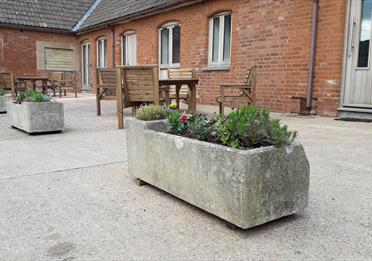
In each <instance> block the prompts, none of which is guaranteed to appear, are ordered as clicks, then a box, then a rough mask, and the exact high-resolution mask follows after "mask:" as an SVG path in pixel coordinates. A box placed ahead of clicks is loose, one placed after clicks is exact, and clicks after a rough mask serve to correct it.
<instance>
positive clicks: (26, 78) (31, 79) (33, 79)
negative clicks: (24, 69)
mask: <svg viewBox="0 0 372 261" xmlns="http://www.w3.org/2000/svg"><path fill="white" fill-rule="evenodd" d="M17 80H19V81H45V80H49V78H48V77H38V76H22V77H17Z"/></svg>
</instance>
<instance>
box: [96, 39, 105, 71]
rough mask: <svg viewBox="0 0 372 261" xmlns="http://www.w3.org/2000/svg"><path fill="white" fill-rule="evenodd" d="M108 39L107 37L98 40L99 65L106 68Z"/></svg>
mask: <svg viewBox="0 0 372 261" xmlns="http://www.w3.org/2000/svg"><path fill="white" fill-rule="evenodd" d="M106 57H107V41H106V39H105V38H99V39H98V40H97V67H98V68H106V65H107V62H106Z"/></svg>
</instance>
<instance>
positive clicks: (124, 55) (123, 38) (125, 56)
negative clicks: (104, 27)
mask: <svg viewBox="0 0 372 261" xmlns="http://www.w3.org/2000/svg"><path fill="white" fill-rule="evenodd" d="M132 35H134V36H135V46H134V52H135V54H134V64H132V65H136V64H137V34H136V32H135V31H127V32H125V33H123V35H122V36H121V47H120V48H121V64H122V65H129V62H128V53H129V49H128V46H129V45H128V36H132ZM124 41H125V50H123V42H124ZM124 59H125V61H124Z"/></svg>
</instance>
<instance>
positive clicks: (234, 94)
mask: <svg viewBox="0 0 372 261" xmlns="http://www.w3.org/2000/svg"><path fill="white" fill-rule="evenodd" d="M255 89H256V66H253V67H252V68H250V69H249V70H248V71H247V74H246V76H245V82H244V84H222V85H220V96H218V97H217V102H218V103H219V105H220V114H221V115H224V109H225V105H226V103H229V104H232V105H233V107H235V106H247V105H248V106H253V105H254V104H255Z"/></svg>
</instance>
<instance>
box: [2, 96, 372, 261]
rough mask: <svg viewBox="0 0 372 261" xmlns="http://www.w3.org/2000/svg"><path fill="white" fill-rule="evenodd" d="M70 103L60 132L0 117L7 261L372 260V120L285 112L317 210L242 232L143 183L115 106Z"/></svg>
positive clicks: (91, 100) (79, 101) (311, 206)
mask: <svg viewBox="0 0 372 261" xmlns="http://www.w3.org/2000/svg"><path fill="white" fill-rule="evenodd" d="M63 102H64V105H65V125H66V129H65V130H64V132H63V133H61V134H51V135H36V136H29V135H27V134H25V133H23V132H21V131H18V130H16V129H12V128H10V127H9V125H8V123H7V116H6V114H1V115H0V158H1V160H0V260H65V261H67V260H133V259H136V260H150V259H151V260H154V259H155V260H190V259H199V260H212V259H220V260H226V259H237V260H289V259H291V260H314V259H322V260H330V259H343V260H362V259H364V260H367V259H372V203H371V202H372V124H371V123H357V122H342V121H335V120H333V119H330V118H320V117H311V118H300V117H283V119H284V121H285V122H286V123H287V124H289V126H290V127H291V128H293V129H297V130H299V131H300V136H299V140H300V141H301V142H302V143H303V144H304V147H305V150H306V152H307V155H308V158H309V161H310V165H311V187H310V203H309V207H308V208H307V209H306V210H305V211H304V212H303V213H300V214H299V215H294V216H290V217H287V218H283V219H280V220H278V221H275V222H271V223H268V224H265V225H262V226H259V227H256V228H253V229H250V230H246V231H242V230H231V229H229V228H228V227H227V226H226V223H225V222H224V221H222V220H220V219H218V218H216V217H214V216H212V215H209V214H207V213H205V212H203V211H201V210H199V209H197V208H195V207H193V206H191V205H189V204H187V203H185V202H183V201H181V200H179V199H177V198H175V197H172V196H170V195H168V194H166V193H164V192H162V191H160V190H158V189H156V188H154V187H151V186H143V187H138V186H136V185H135V183H134V179H133V178H132V177H130V176H129V174H128V171H127V162H126V158H127V156H126V148H125V146H126V145H125V139H126V136H125V130H118V129H117V128H116V118H115V110H116V109H115V103H113V102H105V103H104V104H103V109H102V112H103V115H102V116H101V117H97V116H96V115H95V100H94V98H93V97H91V96H87V97H85V98H79V99H63ZM202 109H203V108H202ZM204 109H205V108H204Z"/></svg>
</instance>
